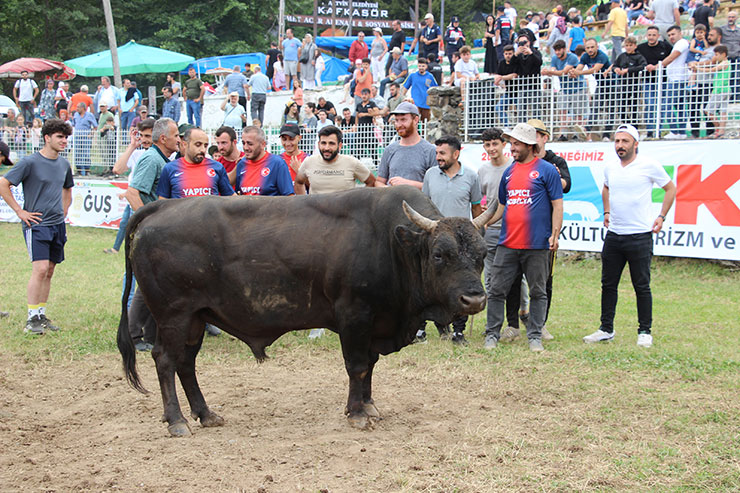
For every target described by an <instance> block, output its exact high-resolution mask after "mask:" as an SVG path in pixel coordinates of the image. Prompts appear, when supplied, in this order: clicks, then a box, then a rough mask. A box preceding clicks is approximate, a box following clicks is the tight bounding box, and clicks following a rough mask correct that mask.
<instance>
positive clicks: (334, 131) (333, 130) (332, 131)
mask: <svg viewBox="0 0 740 493" xmlns="http://www.w3.org/2000/svg"><path fill="white" fill-rule="evenodd" d="M329 135H336V136H337V142H339V143H340V144H341V143H342V131H341V130H339V129H338V128H337V127H335V126H334V125H327V126H326V127H324V128H322V129H321V130H319V134H318V138H319V139H320V138H321V137H328V136H329Z"/></svg>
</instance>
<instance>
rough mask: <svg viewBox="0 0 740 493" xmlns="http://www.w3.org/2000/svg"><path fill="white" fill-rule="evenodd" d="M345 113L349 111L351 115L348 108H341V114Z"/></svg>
mask: <svg viewBox="0 0 740 493" xmlns="http://www.w3.org/2000/svg"><path fill="white" fill-rule="evenodd" d="M345 111H349V112H350V113H352V110H351V109H349V108H342V113H344V112H345Z"/></svg>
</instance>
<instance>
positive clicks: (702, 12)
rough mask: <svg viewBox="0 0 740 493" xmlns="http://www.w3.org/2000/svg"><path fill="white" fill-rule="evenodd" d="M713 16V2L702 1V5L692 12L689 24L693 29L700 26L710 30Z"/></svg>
mask: <svg viewBox="0 0 740 493" xmlns="http://www.w3.org/2000/svg"><path fill="white" fill-rule="evenodd" d="M714 14H715V8H714V0H704V3H703V4H701V5H699V6H698V7H696V10H694V14H693V15H692V16H691V24H692V25H693V26H694V27H696V26H698V25H699V24H702V25H704V26H705V27H706V28H707V29H710V28H712V27H714Z"/></svg>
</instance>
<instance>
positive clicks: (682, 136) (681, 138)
mask: <svg viewBox="0 0 740 493" xmlns="http://www.w3.org/2000/svg"><path fill="white" fill-rule="evenodd" d="M676 138H677V139H678V140H684V139H686V138H687V137H686V134H678V135H676Z"/></svg>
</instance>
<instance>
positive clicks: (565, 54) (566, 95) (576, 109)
mask: <svg viewBox="0 0 740 493" xmlns="http://www.w3.org/2000/svg"><path fill="white" fill-rule="evenodd" d="M552 48H553V51H555V56H554V57H552V68H543V69H542V75H551V76H558V77H559V81H560V92H559V93H558V110H559V112H560V123H561V125H562V127H561V135H563V134H562V132H564V131H565V129H566V128H567V127H568V126H569V125H570V124H571V123H572V122H574V121H575V122H581V123H584V122H582V120H583V114H584V113H585V111H584V110H585V98H583V97H581V96H583V76H582V75H575V70H574V69H575V68H576V67H578V64H579V61H578V57H577V56H576V55H575V54H573V53H571V52H569V51H568V50H567V49H566V45H565V41H563V40H562V39H559V40H557V41H555V43H554V44H553V45H552ZM576 125H577V124H576ZM576 130H577V131H578V132H579V133H582V134H584V135H585V131H584V130H583V127H580V126H577V127H576Z"/></svg>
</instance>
